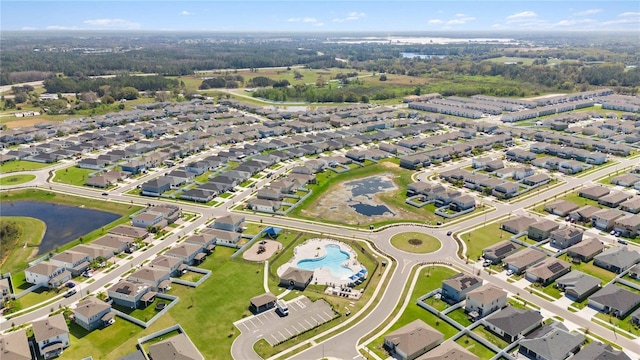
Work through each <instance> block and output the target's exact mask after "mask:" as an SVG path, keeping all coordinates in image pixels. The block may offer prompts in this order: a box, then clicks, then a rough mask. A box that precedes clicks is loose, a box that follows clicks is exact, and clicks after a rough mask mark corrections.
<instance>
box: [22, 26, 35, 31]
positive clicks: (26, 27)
mask: <svg viewBox="0 0 640 360" xmlns="http://www.w3.org/2000/svg"><path fill="white" fill-rule="evenodd" d="M20 30H24V31H31V30H38V28H37V27H33V26H23V27H22V28H21V29H20Z"/></svg>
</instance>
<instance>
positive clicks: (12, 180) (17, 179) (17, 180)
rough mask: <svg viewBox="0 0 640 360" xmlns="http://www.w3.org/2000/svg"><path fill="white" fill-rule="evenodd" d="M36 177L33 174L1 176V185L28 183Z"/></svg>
mask: <svg viewBox="0 0 640 360" xmlns="http://www.w3.org/2000/svg"><path fill="white" fill-rule="evenodd" d="M35 178H36V176H35V175H31V174H21V175H9V176H3V177H1V178H0V186H10V185H20V184H24V183H28V182H29V181H31V180H33V179H35Z"/></svg>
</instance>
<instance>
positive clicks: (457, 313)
mask: <svg viewBox="0 0 640 360" xmlns="http://www.w3.org/2000/svg"><path fill="white" fill-rule="evenodd" d="M447 316H448V317H450V318H451V319H453V320H455V321H456V322H457V323H458V324H460V325H462V326H465V327H466V326H469V325H471V324H473V322H472V321H471V320H469V316H468V315H467V313H465V312H464V308H463V307H462V308H459V309H456V310H453V311H452V312H450V313H448V314H447Z"/></svg>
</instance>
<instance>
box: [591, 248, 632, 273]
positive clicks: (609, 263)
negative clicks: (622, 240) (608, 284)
mask: <svg viewBox="0 0 640 360" xmlns="http://www.w3.org/2000/svg"><path fill="white" fill-rule="evenodd" d="M638 261H640V253H638V252H637V251H636V250H630V249H629V248H628V247H626V246H614V247H611V248H609V249H607V250H605V251H603V252H602V253H601V254H598V255H596V256H595V257H594V258H593V265H596V266H599V267H601V268H603V269H607V270H609V271H611V272H614V273H616V274H620V273H621V272H623V271H625V270H627V269H629V268H631V267H632V266H633V265H635V264H636V263H638Z"/></svg>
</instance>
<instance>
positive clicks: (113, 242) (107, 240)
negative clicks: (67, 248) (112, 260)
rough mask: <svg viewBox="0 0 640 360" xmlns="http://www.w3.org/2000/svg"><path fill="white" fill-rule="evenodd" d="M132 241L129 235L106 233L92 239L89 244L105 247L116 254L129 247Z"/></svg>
mask: <svg viewBox="0 0 640 360" xmlns="http://www.w3.org/2000/svg"><path fill="white" fill-rule="evenodd" d="M132 243H133V239H132V238H130V237H126V236H118V235H113V234H107V235H103V236H101V237H99V238H97V239H96V240H94V241H93V242H92V243H91V246H94V247H100V248H103V249H107V250H109V251H112V252H113V253H114V254H118V253H121V252H123V251H127V250H128V249H130V248H131V244H132Z"/></svg>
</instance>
